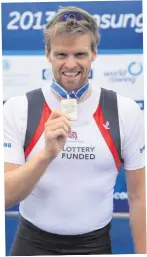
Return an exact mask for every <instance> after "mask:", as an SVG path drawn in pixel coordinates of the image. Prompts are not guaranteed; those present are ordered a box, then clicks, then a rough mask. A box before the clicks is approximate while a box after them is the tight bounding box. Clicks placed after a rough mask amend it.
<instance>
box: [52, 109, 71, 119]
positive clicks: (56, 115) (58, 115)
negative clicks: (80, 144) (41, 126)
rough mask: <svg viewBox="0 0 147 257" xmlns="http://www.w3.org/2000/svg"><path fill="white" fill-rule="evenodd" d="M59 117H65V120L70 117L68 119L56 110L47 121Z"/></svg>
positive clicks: (64, 114) (66, 115)
mask: <svg viewBox="0 0 147 257" xmlns="http://www.w3.org/2000/svg"><path fill="white" fill-rule="evenodd" d="M59 117H65V118H66V119H67V120H70V117H69V115H68V114H66V113H64V112H60V111H58V110H54V111H52V112H51V115H50V117H49V119H48V120H54V119H57V118H59Z"/></svg>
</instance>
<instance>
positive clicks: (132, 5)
mask: <svg viewBox="0 0 147 257" xmlns="http://www.w3.org/2000/svg"><path fill="white" fill-rule="evenodd" d="M74 5H76V6H77V7H80V8H83V9H85V10H87V11H89V12H90V13H91V14H92V15H94V17H95V18H96V19H97V21H98V24H99V28H100V33H101V42H100V45H99V53H109V52H113V51H114V52H115V53H121V52H123V53H132V52H133V53H136V52H137V53H138V52H142V47H143V38H142V31H143V15H142V2H141V1H137V2H136V1H98V2H92V1H90V2H60V3H58V2H49V3H44V2H42V3H29V2H28V3H2V34H3V39H2V44H3V54H23V53H24V54H26V53H27V54H29V53H30V54H33V53H34V54H44V39H43V27H44V24H46V23H47V22H48V21H49V20H50V19H51V18H52V17H53V16H54V14H55V12H56V11H57V9H58V7H59V6H74Z"/></svg>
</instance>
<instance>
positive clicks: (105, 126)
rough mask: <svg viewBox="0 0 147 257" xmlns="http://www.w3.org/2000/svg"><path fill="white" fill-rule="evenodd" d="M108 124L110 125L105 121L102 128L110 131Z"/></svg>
mask: <svg viewBox="0 0 147 257" xmlns="http://www.w3.org/2000/svg"><path fill="white" fill-rule="evenodd" d="M109 124H110V123H109V121H106V124H103V127H104V128H105V129H110V127H109Z"/></svg>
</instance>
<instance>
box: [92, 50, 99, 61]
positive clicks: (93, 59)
mask: <svg viewBox="0 0 147 257" xmlns="http://www.w3.org/2000/svg"><path fill="white" fill-rule="evenodd" d="M97 54H98V53H97V50H95V51H94V52H92V62H94V61H95V59H96V57H97Z"/></svg>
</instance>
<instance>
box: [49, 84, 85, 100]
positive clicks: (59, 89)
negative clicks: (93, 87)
mask: <svg viewBox="0 0 147 257" xmlns="http://www.w3.org/2000/svg"><path fill="white" fill-rule="evenodd" d="M51 88H52V90H53V91H54V92H55V93H56V94H57V95H58V96H61V97H63V98H74V99H81V98H82V97H83V95H84V94H85V93H86V92H87V90H88V88H89V83H86V84H85V85H84V86H83V87H81V88H80V89H78V90H77V91H71V92H67V91H66V90H65V89H64V88H63V87H62V86H61V85H60V84H58V83H57V81H55V80H53V83H52V85H51Z"/></svg>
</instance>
